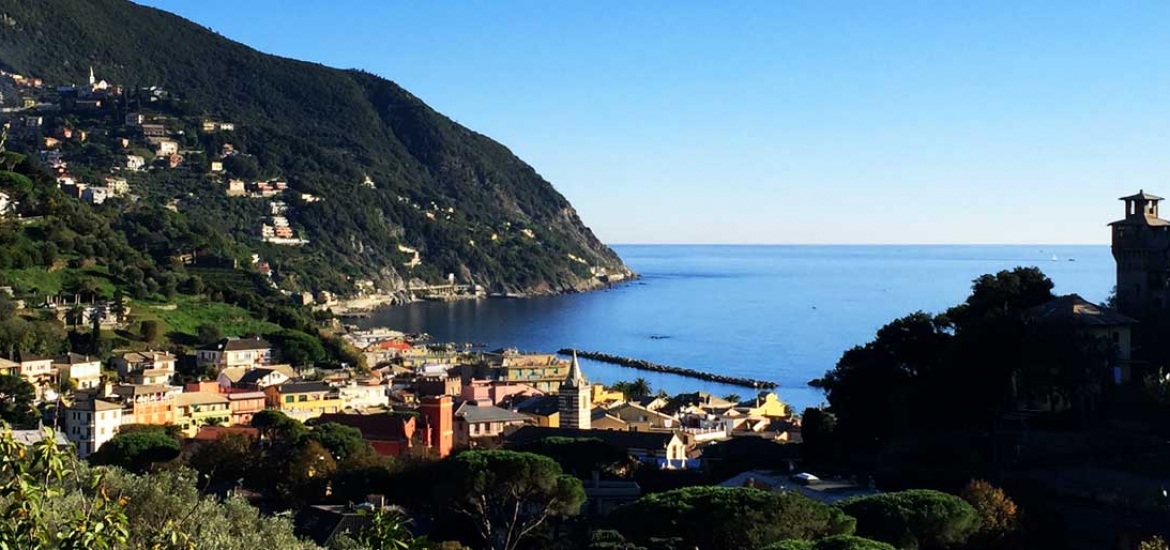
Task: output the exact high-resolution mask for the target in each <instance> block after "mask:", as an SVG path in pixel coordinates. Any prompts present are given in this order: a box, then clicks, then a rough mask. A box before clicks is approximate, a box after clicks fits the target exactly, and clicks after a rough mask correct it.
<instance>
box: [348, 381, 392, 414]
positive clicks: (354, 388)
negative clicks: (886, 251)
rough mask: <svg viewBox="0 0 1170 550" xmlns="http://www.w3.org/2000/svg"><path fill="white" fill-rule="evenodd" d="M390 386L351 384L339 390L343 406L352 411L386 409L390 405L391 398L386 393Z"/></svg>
mask: <svg viewBox="0 0 1170 550" xmlns="http://www.w3.org/2000/svg"><path fill="white" fill-rule="evenodd" d="M388 387H389V386H386V385H383V384H362V383H357V382H355V383H351V384H347V385H345V386H341V387H340V388H338V394H339V395H340V397H341V404H342V406H344V407H346V408H351V409H366V408H370V407H385V406H387V405H389V404H390V397H389V395H387V393H386V389H387V388H388Z"/></svg>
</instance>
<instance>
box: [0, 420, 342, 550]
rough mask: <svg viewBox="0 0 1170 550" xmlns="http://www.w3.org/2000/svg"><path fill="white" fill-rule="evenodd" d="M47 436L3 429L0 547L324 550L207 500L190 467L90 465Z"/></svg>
mask: <svg viewBox="0 0 1170 550" xmlns="http://www.w3.org/2000/svg"><path fill="white" fill-rule="evenodd" d="M45 433H46V436H45V438H44V440H43V441H42V442H40V443H36V444H33V445H28V446H26V445H23V444H21V443H18V442H15V441H13V439H12V435H11V432H7V431H0V517H3V518H4V521H2V522H0V548H9V549H21V550H25V549H30V550H82V549H86V550H192V549H196V548H198V549H200V550H204V549H206V550H254V549H256V548H281V549H289V550H319V549H318V547H317V546H315V545H313V544H311V543H308V542H304V541H301V540H299V539H298V538H297V537H296V536H294V534H293V529H292V523H291V521H289V520H288V519H287V518H281V517H266V516H262V515H260V512H259V511H258V510H257V509H256V508H254V507H252V506H251V505H249V504H248V503H247V502H244V501H243V500H240V499H238V498H234V497H229V498H227V499H226V500H223V501H220V500H218V499H216V498H215V497H211V496H204V495H202V494H201V493H200V492H199V489H198V487H197V476H196V474H195V473H194V472H192V471H190V470H186V469H168V470H165V471H161V472H158V473H152V474H147V475H137V474H132V473H128V472H126V471H124V470H121V469H119V468H110V467H91V466H88V465H86V464H85V463H83V462H81V461H79V460H77V459H76V457H75V455H74V454H73V453H72V451H71V450H63V449H59V448H57V445H56V441H55V440H54V436H53V434H52V432H51V431H49V430H46V431H45Z"/></svg>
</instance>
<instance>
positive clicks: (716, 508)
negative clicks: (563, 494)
mask: <svg viewBox="0 0 1170 550" xmlns="http://www.w3.org/2000/svg"><path fill="white" fill-rule="evenodd" d="M610 517H611V518H612V519H611V521H612V523H613V524H614V527H615V528H616V529H617V530H618V531H619V532H621V533H622V534H624V535H625V536H627V537H629V538H630V539H631V540H633V541H635V542H637V543H640V544H647V543H649V542H650V541H651V539H655V538H668V537H679V538H681V539H682V542H683V543H684V544H685V545H686V547H699V548H702V549H703V550H741V549H743V548H759V547H762V546H764V545H765V544H769V543H772V542H776V541H780V540H784V539H816V538H820V537H824V536H828V535H849V534H852V533H853V530H854V527H855V524H854V520H853V518H851V517H849V516H847V515H845V514H843V513H842V512H841V511H840V510H837V509H836V508H834V507H832V506H829V505H827V504H821V503H819V502H816V501H814V500H811V499H808V498H805V497H804V496H801V495H800V494H797V493H788V492H783V493H781V492H768V491H761V490H759V489H749V488H741V487H687V488H684V489H676V490H674V491H668V492H665V493H657V494H652V495H647V496H644V497H642V498H641V499H639V500H637V501H636V502H633V503H631V504H628V505H626V506H623V507H622V508H619V509H618V510H616V511H615V512H614V513H613V514H611V516H610Z"/></svg>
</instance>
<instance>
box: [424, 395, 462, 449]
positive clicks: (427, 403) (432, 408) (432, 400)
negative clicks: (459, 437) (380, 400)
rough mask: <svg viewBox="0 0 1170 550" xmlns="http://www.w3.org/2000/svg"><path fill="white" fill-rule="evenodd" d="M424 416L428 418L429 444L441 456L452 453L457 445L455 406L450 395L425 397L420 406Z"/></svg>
mask: <svg viewBox="0 0 1170 550" xmlns="http://www.w3.org/2000/svg"><path fill="white" fill-rule="evenodd" d="M418 409H419V411H420V412H421V413H422V415H423V418H425V419H426V422H427V425H426V433H425V434H424V435H425V436H426V441H427V446H428V447H430V448H431V449H433V450H434V451H435V454H437V455H438V456H439V458H445V457H446V456H447V455H449V454H451V449H452V448H453V447H454V446H455V428H454V420H455V414H454V412H455V411H454V408H453V403H452V401H451V396H450V395H440V396H437V397H424V398H422V400H421V402H420V403H419V406H418Z"/></svg>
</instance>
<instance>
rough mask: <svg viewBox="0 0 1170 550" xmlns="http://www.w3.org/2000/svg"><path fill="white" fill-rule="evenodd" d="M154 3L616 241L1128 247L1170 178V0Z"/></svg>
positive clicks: (271, 0)
mask: <svg viewBox="0 0 1170 550" xmlns="http://www.w3.org/2000/svg"><path fill="white" fill-rule="evenodd" d="M144 3H146V4H148V5H152V6H156V7H159V8H162V9H165V10H168V11H172V12H175V13H178V14H179V15H182V16H184V17H187V18H189V19H191V20H194V21H196V22H198V23H200V24H203V25H205V26H207V27H210V28H212V29H213V30H215V31H217V32H219V33H221V34H223V35H224V36H227V37H229V38H232V39H235V40H238V41H241V42H244V43H246V44H249V45H251V46H253V47H255V48H257V49H260V50H262V51H265V52H269V53H274V54H278V55H283V56H287V57H294V58H298V59H305V60H310V61H317V62H321V63H325V64H327V65H333V66H338V67H359V68H362V69H366V70H368V71H370V72H373V73H376V74H379V75H382V76H384V77H387V78H389V79H392V80H394V81H396V82H398V83H399V84H401V85H402V86H404V87H405V88H407V89H408V90H411V91H412V92H413V93H415V94H416V95H418V96H419V97H421V98H422V99H423V100H424V101H426V102H427V103H429V104H430V105H431V106H433V107H434V108H436V109H437V110H439V111H441V112H443V113H445V114H446V115H448V116H450V117H451V118H453V119H455V120H457V121H459V122H460V123H462V124H464V125H466V126H468V127H470V128H472V129H474V130H476V131H479V132H481V133H483V134H486V135H488V136H491V137H492V138H495V139H497V140H499V141H501V142H502V143H504V144H505V145H507V146H508V147H510V148H511V149H512V151H514V152H515V153H516V154H517V155H519V156H520V157H521V158H523V159H524V160H526V161H527V162H529V163H530V164H532V165H533V166H534V167H535V168H536V170H537V171H538V172H539V173H541V174H542V175H543V176H544V177H545V178H546V179H548V180H549V181H551V182H552V183H553V184H554V185H555V186H556V187H557V189H559V190H560V191H561V192H562V193H563V194H565V196H567V197H568V198H569V199H570V200H571V201H572V202H573V204H574V205H575V206H576V207H577V209H578V211H579V212H580V214H581V216H582V217H583V218H584V220H585V222H586V223H587V224H589V225H590V226H591V227H592V228H593V229H594V231H595V232H596V233H597V234H598V236H599V237H601V238H602V239H603V240H605V241H607V242H610V243H658V242H683V243H706V242H720V243H724V242H725V243H1105V242H1107V241H1108V237H1109V234H1108V230H1107V228H1106V227H1105V224H1106V223H1108V222H1110V221H1113V220H1114V219H1116V218H1118V217H1120V214H1121V212H1122V207H1121V203H1120V202H1118V201H1117V200H1116V198H1117V197H1120V196H1122V195H1126V194H1129V193H1131V192H1134V191H1137V189H1138V188H1144V189H1146V190H1147V191H1150V192H1153V193H1161V194H1163V195H1166V194H1170V177H1168V176H1170V154H1168V153H1170V27H1168V26H1167V25H1166V24H1165V23H1166V21H1170V2H1148V3H1143V2H1125V3H1117V4H1112V3H1103V2H1040V1H1036V2H1006V1H1005V2H992V1H979V2H936V1H922V2H888V3H886V2H825V1H808V2H798V1H779V2H742V3H730V4H729V3H716V2H682V1H670V2H668V1H642V2H617V1H589V2H585V1H581V2H535V1H532V2H528V1H459V2H381V1H366V2H359V1H356V0H349V1H346V0H341V1H337V0H335V1H331V2H318V1H312V2H310V1H301V0H248V1H244V2H241V1H238V0H232V1H225V0H199V1H191V0H150V1H148V2H144ZM729 5H732V6H733V7H728V6H729Z"/></svg>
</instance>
